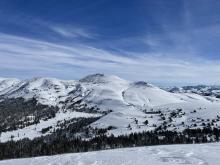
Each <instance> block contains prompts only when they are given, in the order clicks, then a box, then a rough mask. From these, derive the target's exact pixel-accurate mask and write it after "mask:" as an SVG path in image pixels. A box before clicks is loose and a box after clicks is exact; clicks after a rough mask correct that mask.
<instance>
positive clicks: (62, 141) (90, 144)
mask: <svg viewBox="0 0 220 165" xmlns="http://www.w3.org/2000/svg"><path fill="white" fill-rule="evenodd" d="M103 132H105V131H101V132H100V134H99V135H98V136H96V137H94V138H91V139H89V140H88V139H86V140H83V139H81V138H80V137H75V138H68V137H67V136H66V135H62V134H61V135H60V136H53V135H48V136H46V137H40V138H35V139H33V140H29V139H23V140H20V141H16V142H15V141H9V142H6V143H0V159H11V158H22V157H32V156H41V155H54V154H61V153H70V152H71V153H73V152H87V151H95V150H103V149H113V148H121V147H136V146H146V145H161V144H188V143H205V142H212V141H218V140H219V136H220V129H216V128H204V129H187V130H185V131H183V132H182V133H179V132H173V131H159V132H142V133H132V134H130V135H121V136H118V137H115V136H113V135H111V136H106V135H105V134H104V133H103Z"/></svg>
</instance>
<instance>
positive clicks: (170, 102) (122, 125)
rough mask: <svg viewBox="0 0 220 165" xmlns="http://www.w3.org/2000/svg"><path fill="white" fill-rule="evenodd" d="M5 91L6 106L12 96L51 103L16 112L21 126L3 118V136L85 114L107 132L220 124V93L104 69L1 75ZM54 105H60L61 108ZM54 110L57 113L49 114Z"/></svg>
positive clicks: (36, 131) (0, 91)
mask: <svg viewBox="0 0 220 165" xmlns="http://www.w3.org/2000/svg"><path fill="white" fill-rule="evenodd" d="M183 89H184V88H183ZM0 97H1V98H2V100H1V102H0V107H1V106H3V105H4V106H5V105H6V107H7V105H8V104H9V103H10V102H11V99H16V101H17V99H20V98H23V99H24V100H25V101H29V102H28V103H29V104H30V103H31V105H32V104H33V102H34V101H33V100H32V99H35V100H36V101H37V104H33V105H32V106H38V107H39V106H40V107H41V106H47V107H48V108H47V109H46V110H44V111H42V112H36V111H33V112H28V111H25V114H26V116H23V118H16V120H18V121H19V124H21V123H22V124H23V123H25V124H23V125H22V126H21V125H19V126H13V127H12V126H11V127H10V129H9V126H8V125H7V123H2V125H1V127H2V129H3V130H4V131H2V133H1V136H0V140H1V141H2V142H5V141H8V140H10V139H12V138H13V139H14V140H19V139H23V138H26V137H27V138H30V139H33V138H35V137H39V136H45V135H48V134H50V133H51V132H52V130H53V131H54V130H57V129H62V127H61V126H60V125H61V124H60V123H64V124H65V123H66V122H73V120H74V121H78V120H79V119H82V118H88V121H90V122H89V123H88V124H87V125H86V127H89V128H91V129H107V133H106V134H107V135H110V134H114V135H121V134H129V133H132V132H142V131H148V130H155V129H168V130H177V131H182V130H184V129H186V128H198V127H199V128H200V127H205V126H207V125H211V126H215V127H219V126H220V121H219V116H220V99H218V98H216V97H213V96H212V95H211V96H204V95H200V93H199V92H188V91H186V89H184V90H181V92H180V90H179V89H178V91H174V90H171V92H169V91H165V90H163V89H161V88H159V87H156V86H154V85H152V84H149V83H147V82H130V81H126V80H123V79H121V78H119V77H117V76H106V75H103V74H94V75H89V76H86V77H85V78H82V79H80V80H69V81H67V80H65V81H64V80H58V79H55V78H33V79H30V80H17V79H1V80H0ZM8 102H9V103H8ZM1 104H2V105H1ZM23 104H26V103H25V102H22V105H23ZM49 107H51V108H52V107H58V110H51V108H49ZM44 108H45V107H44ZM38 109H39V108H38ZM1 111H2V109H1V108H0V112H1ZM51 111H52V112H53V115H48V114H49V113H51ZM13 113H18V111H13ZM36 114H37V115H36ZM42 114H44V115H42ZM45 114H46V115H45ZM17 116H18V115H17ZM36 116H37V117H36ZM48 116H49V117H48ZM36 118H37V119H36ZM45 118H46V119H45ZM10 120H12V119H10ZM146 120H147V122H146ZM2 121H3V119H2ZM7 121H9V119H8V120H7ZM24 121H25V122H24ZM8 123H9V122H8ZM11 123H14V122H11ZM146 123H147V124H146ZM3 124H4V125H3ZM109 128H111V129H109ZM45 130H46V131H45Z"/></svg>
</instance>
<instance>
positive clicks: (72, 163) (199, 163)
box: [0, 143, 220, 165]
mask: <svg viewBox="0 0 220 165" xmlns="http://www.w3.org/2000/svg"><path fill="white" fill-rule="evenodd" d="M219 150H220V143H209V144H188V145H164V146H147V147H136V148H124V149H115V150H105V151H97V152H87V153H75V154H63V155H56V156H44V157H35V158H27V159H14V160H5V161H0V165H30V164H31V165H38V164H41V165H113V164H114V165H180V164H187V165H190V164H191V165H219V162H220V157H219Z"/></svg>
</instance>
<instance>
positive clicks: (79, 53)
mask: <svg viewBox="0 0 220 165" xmlns="http://www.w3.org/2000/svg"><path fill="white" fill-rule="evenodd" d="M180 55H181V54H180ZM134 56H135V58H133V57H134ZM0 59H1V61H0V73H4V70H11V71H13V70H15V71H16V72H15V73H16V74H14V77H22V76H23V75H24V72H26V71H30V70H31V71H32V76H44V75H49V76H55V77H58V78H66V79H71V78H72V77H76V78H80V77H82V75H86V74H89V73H94V72H101V73H106V74H116V75H119V76H122V77H124V78H128V79H131V80H146V81H151V82H156V83H160V82H163V83H167V84H178V83H212V84H216V83H217V84H220V77H219V74H220V61H208V60H206V59H202V58H194V59H193V60H192V59H191V60H190V61H187V60H181V59H179V58H177V57H174V56H170V57H169V56H168V55H166V54H164V53H163V52H157V53H156V54H150V53H147V54H146V53H143V54H134V53H131V52H124V53H123V52H122V53H120V54H118V53H114V52H108V51H106V50H103V49H97V48H95V47H91V46H87V45H81V44H73V45H71V46H70V45H68V46H67V45H62V44H55V43H49V42H45V41H38V40H34V39H28V38H23V37H18V36H12V35H6V34H2V33H0ZM0 76H4V75H0ZM10 76H12V75H10ZM23 77H24V76H23Z"/></svg>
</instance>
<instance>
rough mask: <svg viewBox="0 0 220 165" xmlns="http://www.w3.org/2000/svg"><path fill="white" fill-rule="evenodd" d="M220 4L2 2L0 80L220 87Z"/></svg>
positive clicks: (213, 0)
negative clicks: (101, 79) (117, 80)
mask: <svg viewBox="0 0 220 165" xmlns="http://www.w3.org/2000/svg"><path fill="white" fill-rule="evenodd" d="M219 9H220V1H219V0H169V1H165V0H94V1H91V0H80V1H79V0H65V1H63V0H46V1H45V0H1V1H0V77H16V78H20V79H26V78H32V77H56V78H60V79H80V78H82V77H84V76H86V75H88V74H94V73H104V74H107V75H117V76H119V77H122V78H124V79H128V80H131V81H139V80H141V81H148V82H151V83H154V84H159V85H168V86H169V85H192V84H212V85H220V45H219V44H220V12H219Z"/></svg>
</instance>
